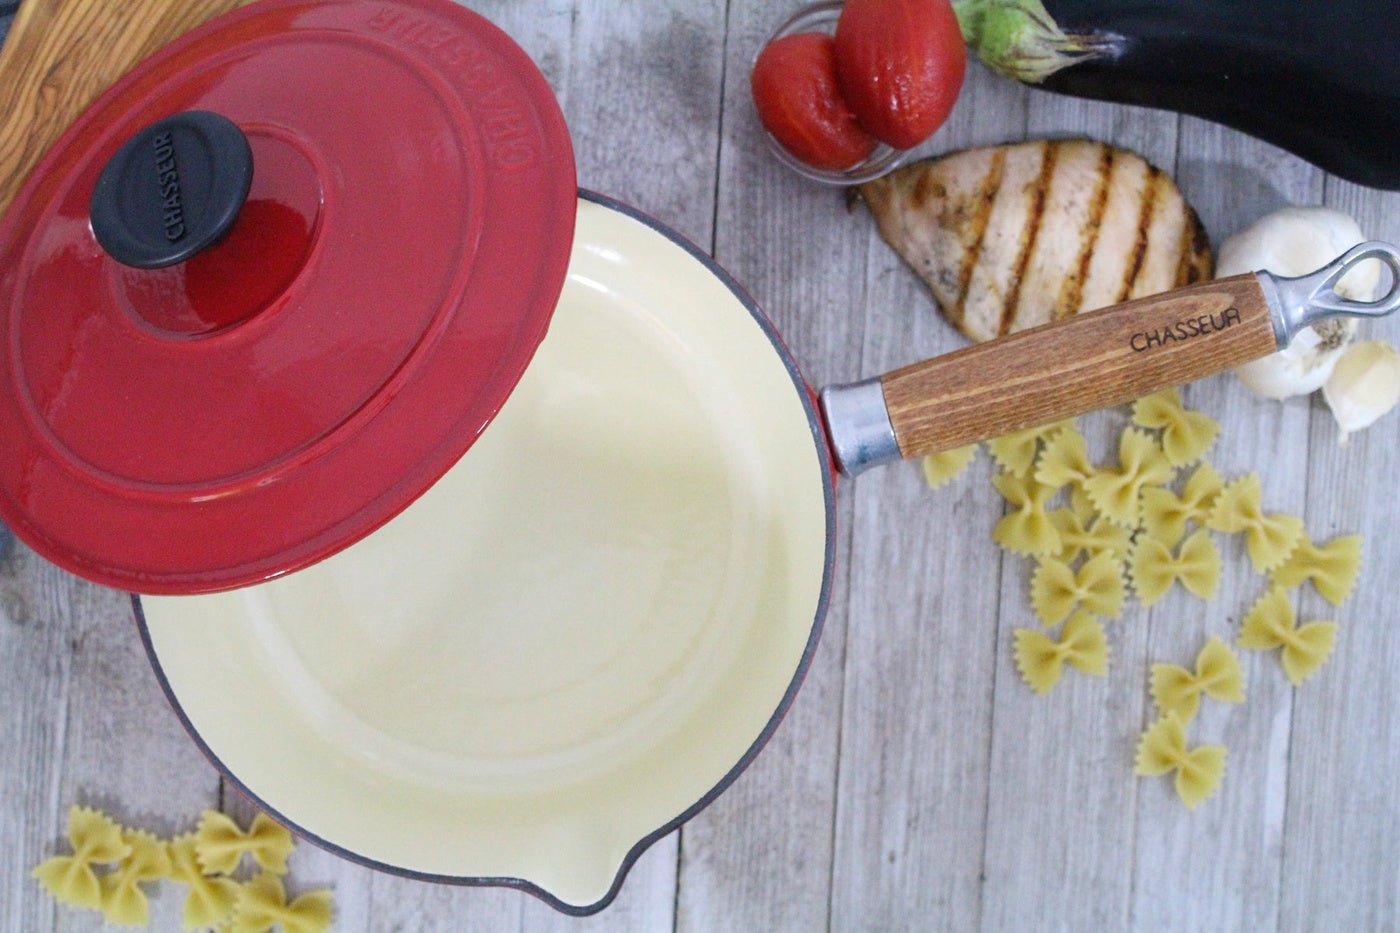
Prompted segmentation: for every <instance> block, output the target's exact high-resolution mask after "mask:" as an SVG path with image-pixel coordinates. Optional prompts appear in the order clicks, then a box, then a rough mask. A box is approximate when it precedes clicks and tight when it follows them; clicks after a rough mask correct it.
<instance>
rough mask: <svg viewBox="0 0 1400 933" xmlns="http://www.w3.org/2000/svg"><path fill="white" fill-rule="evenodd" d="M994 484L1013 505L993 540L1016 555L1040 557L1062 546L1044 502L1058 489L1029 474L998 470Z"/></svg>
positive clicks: (999, 525) (995, 530)
mask: <svg viewBox="0 0 1400 933" xmlns="http://www.w3.org/2000/svg"><path fill="white" fill-rule="evenodd" d="M992 485H994V486H995V487H996V488H997V491H998V492H1000V493H1001V495H1002V498H1004V499H1006V501H1007V502H1008V503H1009V504H1010V505H1011V506H1013V508H1014V511H1011V512H1008V513H1007V514H1006V515H1004V516H1003V517H1002V519H1001V520H1000V521H999V522H997V524H996V527H995V528H993V529H992V540H993V541H995V542H996V543H997V544H999V545H1001V546H1002V547H1003V548H1005V549H1006V550H1008V551H1012V552H1014V553H1016V554H1025V555H1030V556H1037V555H1042V554H1054V553H1055V552H1056V551H1058V550H1059V549H1060V533H1059V532H1058V531H1056V530H1055V525H1054V523H1053V522H1051V521H1050V518H1049V516H1047V515H1046V513H1045V503H1046V502H1047V501H1048V500H1049V499H1050V497H1051V496H1053V495H1054V494H1055V490H1053V489H1051V488H1049V487H1048V486H1042V485H1040V484H1039V483H1037V482H1036V481H1035V480H1033V479H1030V478H1029V477H1020V476H1016V475H1015V474H1012V473H998V474H997V475H996V476H993V477H992Z"/></svg>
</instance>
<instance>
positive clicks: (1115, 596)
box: [1031, 552, 1123, 626]
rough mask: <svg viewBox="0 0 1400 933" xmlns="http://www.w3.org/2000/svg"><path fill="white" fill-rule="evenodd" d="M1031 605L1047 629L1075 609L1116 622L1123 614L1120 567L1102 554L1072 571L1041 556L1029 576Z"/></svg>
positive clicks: (1111, 556)
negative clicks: (1082, 609)
mask: <svg viewBox="0 0 1400 933" xmlns="http://www.w3.org/2000/svg"><path fill="white" fill-rule="evenodd" d="M1031 606H1032V608H1034V609H1035V613H1036V615H1037V616H1039V617H1040V621H1041V624H1043V625H1047V626H1049V625H1054V624H1056V623H1057V622H1059V621H1060V620H1061V619H1064V618H1066V617H1068V616H1069V614H1070V613H1072V612H1073V611H1074V610H1075V608H1076V607H1082V608H1084V609H1087V610H1088V611H1089V612H1092V613H1094V614H1096V615H1101V616H1108V617H1109V618H1110V619H1116V618H1118V616H1119V615H1121V614H1122V612H1123V565H1122V564H1121V563H1120V562H1119V561H1117V560H1116V559H1115V558H1114V557H1113V555H1112V554H1109V553H1107V552H1105V553H1102V554H1098V555H1096V556H1094V557H1092V558H1090V559H1089V560H1087V561H1085V562H1084V566H1082V567H1080V568H1079V571H1078V572H1075V571H1074V570H1073V569H1071V568H1070V566H1069V564H1067V563H1065V562H1064V561H1062V560H1056V559H1055V558H1053V557H1042V558H1040V560H1039V561H1038V562H1037V564H1036V568H1035V573H1034V574H1032V575H1031Z"/></svg>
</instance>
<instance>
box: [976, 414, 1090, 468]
mask: <svg viewBox="0 0 1400 933" xmlns="http://www.w3.org/2000/svg"><path fill="white" fill-rule="evenodd" d="M1073 425H1074V419H1072V418H1071V419H1068V420H1065V421H1056V422H1054V423H1053V424H1046V425H1042V426H1040V427H1038V428H1026V429H1025V430H1024V431H1015V432H1013V433H1011V434H1006V435H1003V436H1002V437H997V438H993V439H992V440H990V441H987V450H988V451H989V452H990V453H991V455H992V459H993V460H995V461H996V462H997V465H998V466H999V467H1001V469H1002V471H1003V472H1005V473H1011V474H1012V475H1014V476H1020V477H1027V476H1030V475H1031V470H1032V469H1033V468H1034V466H1035V459H1036V455H1037V454H1038V453H1039V452H1040V445H1041V443H1042V442H1043V441H1045V440H1046V439H1047V438H1050V437H1053V436H1054V435H1055V434H1056V433H1057V432H1059V431H1061V430H1063V429H1065V428H1067V427H1072V426H1073Z"/></svg>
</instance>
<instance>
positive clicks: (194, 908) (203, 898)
mask: <svg viewBox="0 0 1400 933" xmlns="http://www.w3.org/2000/svg"><path fill="white" fill-rule="evenodd" d="M194 845H195V835H194V833H186V834H185V835H183V836H179V837H177V838H175V839H173V840H171V842H170V844H169V847H168V852H169V855H170V878H171V879H172V880H174V881H178V882H179V883H180V884H183V885H185V886H186V887H188V888H189V889H190V890H189V893H188V894H187V895H185V907H184V913H183V916H182V926H183V928H184V929H186V930H202V929H207V928H209V927H214V928H218V929H222V928H223V927H224V926H225V925H226V924H227V922H228V921H229V920H230V919H231V918H232V917H233V905H234V904H235V903H237V901H238V896H239V894H240V893H241V892H242V890H243V885H241V884H239V883H238V882H237V881H234V880H233V879H232V878H219V877H211V876H209V875H206V874H204V872H203V871H201V870H200V867H199V861H198V859H197V858H196V856H195V850H194Z"/></svg>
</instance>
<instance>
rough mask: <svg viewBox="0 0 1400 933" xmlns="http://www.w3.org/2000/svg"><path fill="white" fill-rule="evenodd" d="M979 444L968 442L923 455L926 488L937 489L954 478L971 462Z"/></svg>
mask: <svg viewBox="0 0 1400 933" xmlns="http://www.w3.org/2000/svg"><path fill="white" fill-rule="evenodd" d="M979 446H980V445H978V444H969V445H967V446H966V447H955V448H953V449H952V450H944V451H940V452H939V453H936V454H929V455H928V456H926V457H924V459H923V461H922V463H923V470H924V482H925V483H927V484H928V488H929V489H938V488H940V487H942V486H945V485H947V484H948V483H950V482H952V481H953V480H954V479H956V478H957V477H958V476H959V475H960V474H961V473H962V471H963V470H966V469H967V467H968V465H969V464H970V463H972V458H973V457H975V456H977V448H978V447H979Z"/></svg>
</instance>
